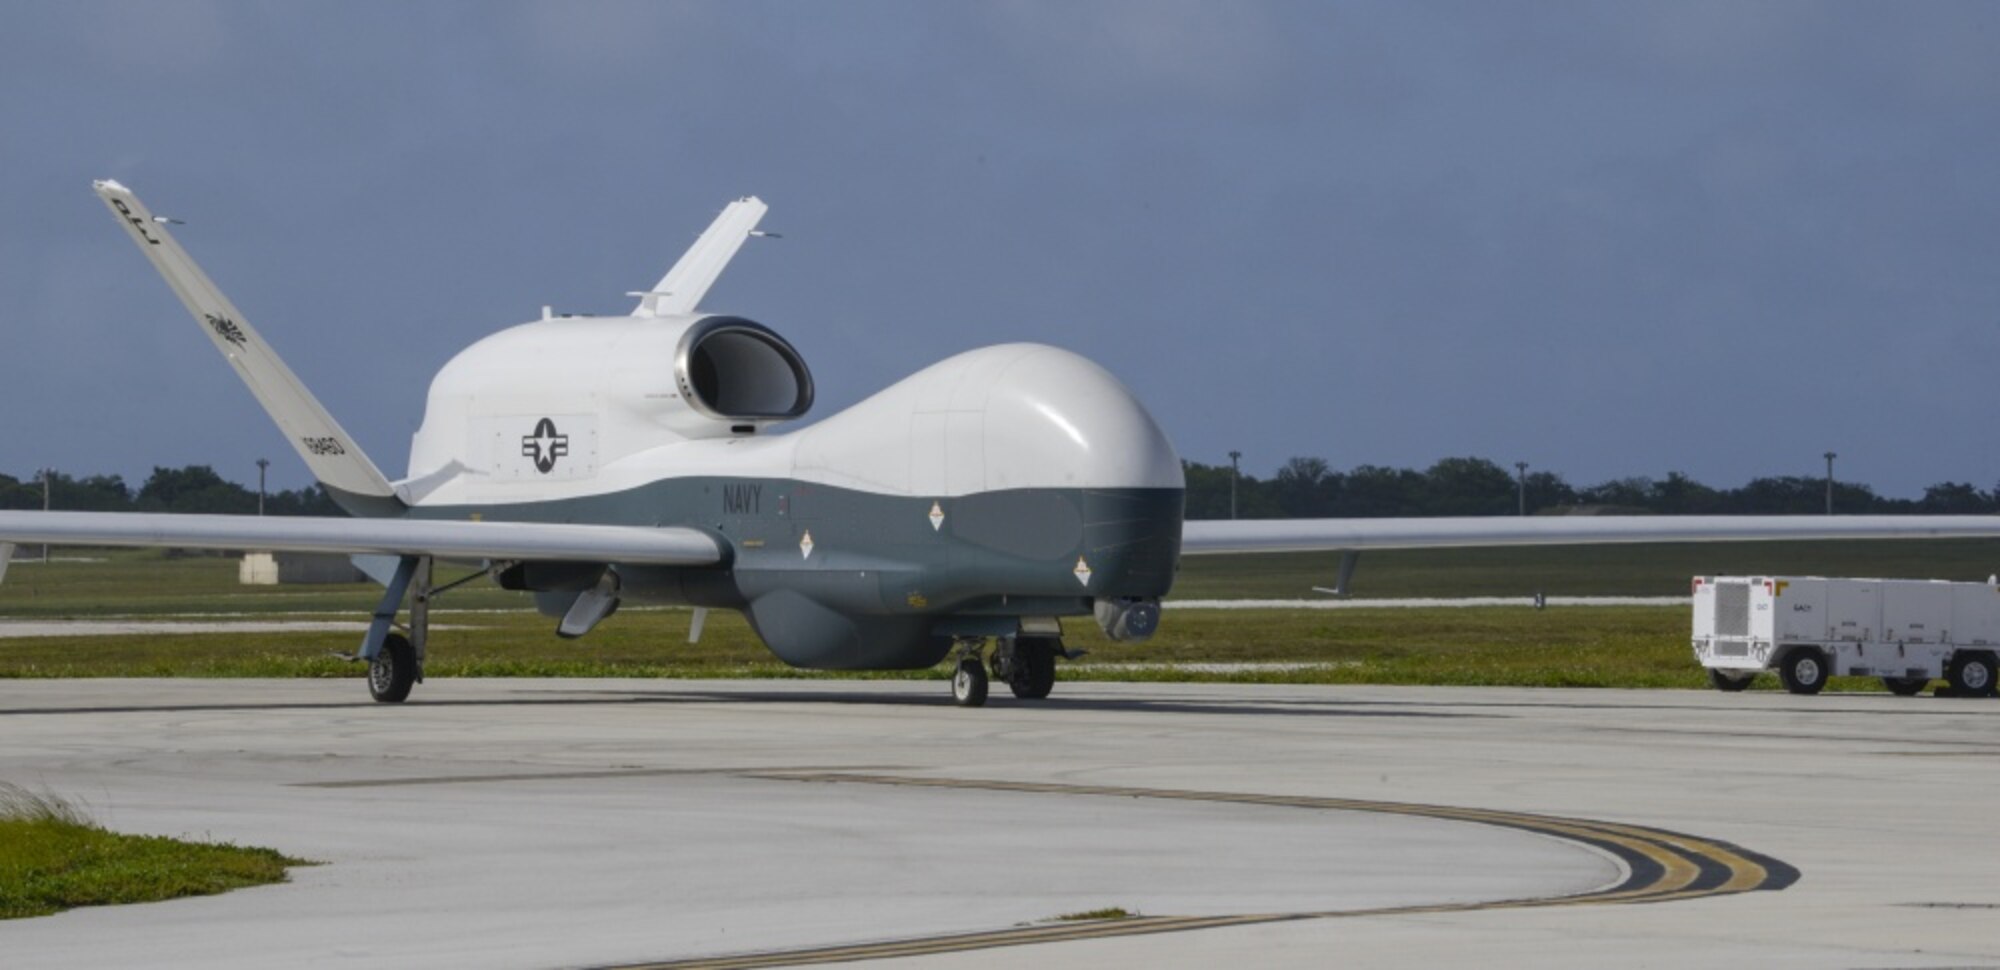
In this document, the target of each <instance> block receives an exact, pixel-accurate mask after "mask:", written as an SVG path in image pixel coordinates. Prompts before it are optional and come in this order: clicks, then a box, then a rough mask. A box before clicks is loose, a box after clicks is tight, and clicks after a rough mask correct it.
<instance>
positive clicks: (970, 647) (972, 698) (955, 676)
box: [951, 633, 1081, 707]
mask: <svg viewBox="0 0 2000 970" xmlns="http://www.w3.org/2000/svg"><path fill="white" fill-rule="evenodd" d="M985 651H986V641H985V640H983V639H979V638H966V639H962V640H960V641H959V643H958V649H957V650H956V651H955V652H954V653H953V658H954V659H955V660H956V663H955V664H954V665H953V668H952V675H951V696H952V699H953V700H955V701H957V702H958V705H959V706H960V707H979V706H980V705H982V704H985V703H986V693H987V688H988V685H989V679H988V677H987V671H988V670H989V669H991V670H992V677H991V680H997V681H1000V682H1001V683H1004V684H1006V685H1007V688H1008V689H1009V690H1011V691H1013V692H1014V696H1015V697H1018V698H1020V699H1021V700H1024V701H1038V700H1042V699H1044V698H1046V697H1048V696H1049V692H1050V691H1052V690H1054V689H1055V686H1056V658H1057V657H1058V656H1062V657H1074V656H1081V654H1074V655H1073V654H1071V653H1070V652H1069V651H1067V650H1065V649H1063V645H1062V638H1061V637H1055V636H1041V635H1030V634H1025V633H1024V634H1020V635H1017V636H1011V637H1001V638H1000V639H999V641H998V642H996V643H995V644H994V646H993V654H992V657H991V658H990V659H988V660H986V661H984V662H982V659H981V658H982V655H983V654H984V653H985Z"/></svg>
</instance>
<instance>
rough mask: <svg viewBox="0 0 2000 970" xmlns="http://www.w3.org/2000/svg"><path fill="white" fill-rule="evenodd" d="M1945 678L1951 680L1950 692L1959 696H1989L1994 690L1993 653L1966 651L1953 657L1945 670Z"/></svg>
mask: <svg viewBox="0 0 2000 970" xmlns="http://www.w3.org/2000/svg"><path fill="white" fill-rule="evenodd" d="M1945 678H1946V679H1947V680H1949V681H1951V691H1952V693H1954V694H1956V695H1958V696H1960V697H1991V696H1993V692H1994V669H1993V655H1992V654H1990V653H1968V654H1960V655H1959V656H1956V657H1953V658H1952V660H1951V668H1950V669H1949V670H1946V671H1945Z"/></svg>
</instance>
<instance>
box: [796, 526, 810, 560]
mask: <svg viewBox="0 0 2000 970" xmlns="http://www.w3.org/2000/svg"><path fill="white" fill-rule="evenodd" d="M812 554H813V534H812V530H811V529H807V530H806V534H805V535H802V536H800V537H799V558H801V559H811V558H812Z"/></svg>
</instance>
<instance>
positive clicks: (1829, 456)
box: [1826, 451, 1839, 515]
mask: <svg viewBox="0 0 2000 970" xmlns="http://www.w3.org/2000/svg"><path fill="white" fill-rule="evenodd" d="M1838 457H1839V456H1838V455H1836V454H1834V453H1833V452H1831V451H1829V452H1827V453H1826V514H1828V515H1832V514H1833V460H1834V459H1835V458H1838Z"/></svg>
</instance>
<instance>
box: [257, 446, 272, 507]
mask: <svg viewBox="0 0 2000 970" xmlns="http://www.w3.org/2000/svg"><path fill="white" fill-rule="evenodd" d="M269 467H271V459H269V458H259V459H257V514H258V515H263V514H264V469H266V468H269Z"/></svg>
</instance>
